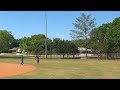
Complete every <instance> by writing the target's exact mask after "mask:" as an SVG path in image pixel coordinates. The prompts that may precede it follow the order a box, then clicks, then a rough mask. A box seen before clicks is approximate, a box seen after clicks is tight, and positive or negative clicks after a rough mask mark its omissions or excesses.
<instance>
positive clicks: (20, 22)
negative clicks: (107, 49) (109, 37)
mask: <svg viewBox="0 0 120 90" xmlns="http://www.w3.org/2000/svg"><path fill="white" fill-rule="evenodd" d="M82 12H83V13H85V14H91V15H92V17H95V18H96V23H97V25H96V27H98V26H100V25H102V24H103V23H108V22H111V21H112V20H113V19H114V18H116V17H119V16H120V11H47V24H48V29H47V30H48V38H50V39H53V38H61V39H65V40H71V37H70V34H69V33H70V30H71V29H73V28H74V27H73V25H72V23H73V22H75V18H77V17H79V16H80V13H82ZM45 25H46V23H45V12H44V11H0V29H1V30H8V31H11V32H12V35H14V37H15V38H17V39H19V38H22V37H24V36H31V35H34V34H45V30H46V26H45Z"/></svg>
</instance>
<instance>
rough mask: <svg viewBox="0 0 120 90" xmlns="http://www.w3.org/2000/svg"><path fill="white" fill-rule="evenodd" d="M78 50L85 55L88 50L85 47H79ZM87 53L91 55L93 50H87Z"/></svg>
mask: <svg viewBox="0 0 120 90" xmlns="http://www.w3.org/2000/svg"><path fill="white" fill-rule="evenodd" d="M78 50H79V52H80V53H83V54H84V53H85V52H86V48H84V47H78ZM87 52H88V53H91V49H87Z"/></svg>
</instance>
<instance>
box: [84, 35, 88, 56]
mask: <svg viewBox="0 0 120 90" xmlns="http://www.w3.org/2000/svg"><path fill="white" fill-rule="evenodd" d="M85 54H86V58H88V56H87V36H86V41H85Z"/></svg>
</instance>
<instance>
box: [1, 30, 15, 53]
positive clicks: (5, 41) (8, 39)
mask: <svg viewBox="0 0 120 90" xmlns="http://www.w3.org/2000/svg"><path fill="white" fill-rule="evenodd" d="M13 41H14V37H13V35H12V33H11V32H9V31H7V30H0V52H8V51H9V49H10V48H11V47H12V45H13Z"/></svg>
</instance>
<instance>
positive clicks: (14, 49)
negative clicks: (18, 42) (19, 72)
mask: <svg viewBox="0 0 120 90" xmlns="http://www.w3.org/2000/svg"><path fill="white" fill-rule="evenodd" d="M9 50H10V51H12V53H21V51H20V48H19V47H14V48H12V49H9Z"/></svg>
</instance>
